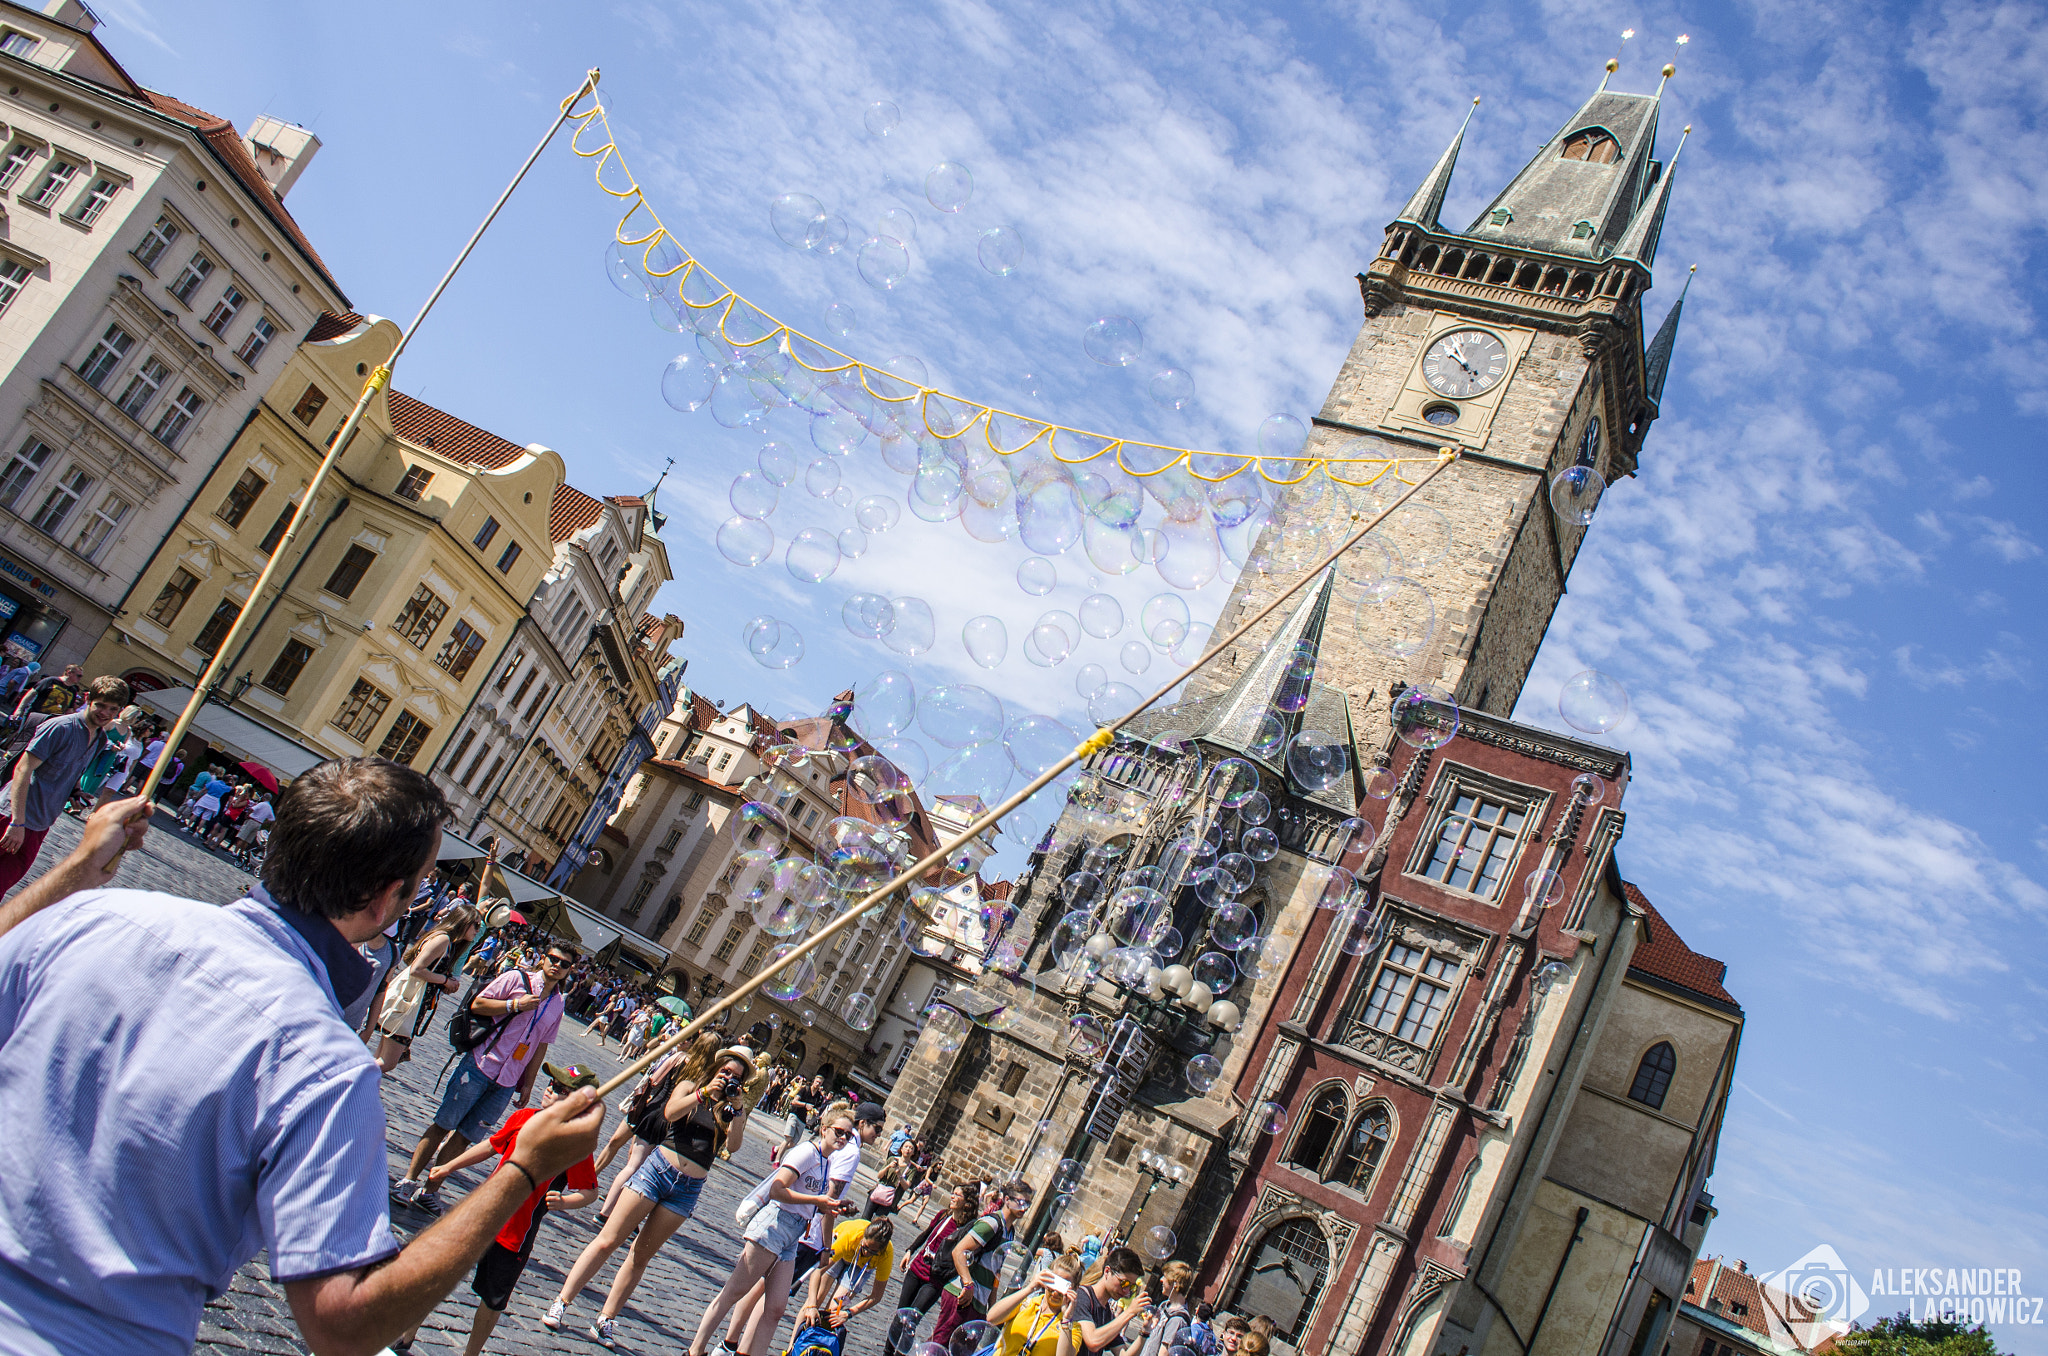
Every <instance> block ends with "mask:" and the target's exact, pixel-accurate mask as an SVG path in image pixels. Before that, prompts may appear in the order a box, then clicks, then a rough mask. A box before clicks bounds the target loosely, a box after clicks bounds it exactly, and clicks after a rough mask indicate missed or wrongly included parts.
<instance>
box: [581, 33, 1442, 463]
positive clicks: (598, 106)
mask: <svg viewBox="0 0 2048 1356" xmlns="http://www.w3.org/2000/svg"><path fill="white" fill-rule="evenodd" d="M589 92H590V97H591V107H590V109H589V110H588V111H587V112H583V113H571V114H570V115H569V117H570V119H571V120H572V121H573V122H575V123H576V131H575V132H574V134H572V135H571V136H570V138H569V149H570V150H572V151H574V152H575V153H576V154H577V155H578V156H580V157H581V158H583V159H585V160H595V161H596V162H597V164H596V166H595V167H594V177H595V178H596V180H597V186H598V187H599V188H600V189H602V190H604V192H606V193H608V194H610V195H611V196H612V197H614V198H623V199H631V200H632V201H631V205H630V206H629V207H628V208H627V209H626V213H625V215H624V216H622V217H620V218H619V224H618V226H617V227H616V228H615V229H614V230H613V233H612V234H613V238H614V239H616V240H617V241H618V242H619V243H620V244H622V245H640V246H642V247H643V248H642V251H641V262H642V265H643V268H645V265H646V264H647V262H648V261H649V259H650V257H651V256H652V254H653V252H654V249H655V246H657V245H658V244H660V243H661V241H662V240H663V239H666V240H667V241H668V242H669V243H670V244H671V245H673V246H674V247H675V249H676V252H677V253H678V254H680V255H681V256H682V260H683V262H682V263H681V264H678V265H676V266H675V267H674V268H671V269H666V270H662V271H659V272H657V271H655V270H653V269H645V271H646V272H648V274H649V275H650V276H652V277H657V278H667V277H673V276H677V275H681V276H680V277H678V282H677V295H678V297H680V299H681V301H682V302H683V304H684V305H686V306H688V307H689V308H690V309H691V310H693V311H706V310H711V309H714V308H717V307H723V308H724V314H723V315H721V316H720V318H719V322H718V333H719V335H720V336H721V337H722V338H724V339H725V341H726V342H727V343H729V344H732V345H733V346H734V347H736V348H756V347H758V346H759V345H761V344H764V343H769V342H771V341H773V342H774V343H775V344H776V346H777V349H778V351H780V352H782V353H784V354H787V355H788V356H789V357H790V358H792V359H793V360H794V361H795V362H796V364H797V365H798V366H799V367H802V368H803V369H804V370H805V371H808V372H811V373H814V374H816V375H819V376H828V375H832V374H835V373H840V372H849V371H851V372H854V373H856V374H857V378H856V379H857V380H858V381H859V383H860V385H861V388H862V389H863V390H865V391H866V392H867V393H868V394H869V395H870V396H872V397H873V398H874V399H876V400H885V401H888V402H889V403H891V404H897V405H909V404H910V403H912V402H913V401H914V402H916V404H917V408H918V416H919V422H920V423H922V424H923V426H924V431H925V433H926V434H927V435H928V436H930V437H932V438H936V439H938V440H939V441H941V442H950V441H952V440H953V439H955V438H958V437H961V436H962V435H964V434H966V433H968V432H969V431H971V430H972V429H973V428H974V426H975V425H976V424H980V425H981V426H982V439H983V441H984V442H986V443H987V444H988V446H989V448H990V450H991V451H994V452H995V453H997V454H998V455H1000V456H1005V457H1008V456H1015V455H1016V454H1017V453H1020V452H1023V451H1025V450H1027V449H1028V448H1030V447H1032V446H1034V445H1035V444H1037V443H1038V441H1039V440H1040V439H1041V438H1042V439H1044V440H1045V446H1046V450H1047V451H1048V452H1049V453H1051V455H1052V457H1053V459H1054V460H1055V461H1058V462H1061V463H1062V464H1065V465H1069V466H1077V465H1082V464H1084V463H1087V462H1091V461H1094V460H1096V459H1097V458H1099V457H1101V456H1103V455H1104V454H1109V455H1111V456H1112V457H1113V458H1114V459H1115V462H1116V464H1117V466H1118V467H1119V468H1121V469H1122V470H1123V471H1124V472H1125V473H1126V474H1127V475H1132V476H1137V477H1139V478H1141V479H1142V478H1145V477H1148V476H1156V475H1163V474H1164V473H1166V472H1167V471H1171V470H1173V469H1174V468H1175V467H1178V466H1183V465H1185V466H1186V467H1187V468H1188V473H1189V474H1190V475H1192V476H1193V477H1195V478H1196V479H1197V480H1201V481H1203V482H1205V483H1208V484H1212V485H1213V484H1218V483H1220V482H1222V481H1226V480H1229V479H1230V478H1231V477H1232V476H1236V475H1240V474H1242V473H1243V472H1244V471H1246V470H1250V471H1252V473H1253V474H1255V475H1257V476H1258V477H1259V478H1260V479H1262V480H1265V481H1268V482H1270V483H1272V484H1275V485H1299V484H1301V483H1302V482H1303V481H1305V480H1307V479H1308V478H1309V477H1311V476H1313V475H1314V474H1315V473H1316V472H1317V471H1321V472H1323V473H1324V474H1325V475H1327V476H1329V478H1330V479H1332V480H1335V481H1337V482H1338V483H1340V484H1344V485H1352V486H1358V487H1363V486H1370V485H1373V484H1376V483H1378V482H1379V481H1380V480H1381V479H1382V478H1384V477H1385V476H1386V475H1388V474H1389V473H1390V472H1391V473H1393V475H1394V479H1395V480H1396V481H1397V482H1399V483H1402V484H1412V483H1413V482H1412V481H1407V480H1405V479H1403V477H1402V476H1401V475H1400V473H1399V468H1400V467H1402V466H1404V465H1409V464H1411V463H1428V462H1433V461H1449V460H1453V459H1455V458H1456V456H1457V451H1456V449H1454V448H1449V447H1446V448H1442V449H1440V450H1439V452H1438V453H1437V455H1436V456H1435V457H1433V458H1432V457H1386V458H1375V457H1322V456H1315V455H1312V454H1310V455H1303V456H1300V457H1287V458H1283V459H1279V460H1282V461H1284V462H1286V463H1288V464H1289V465H1290V467H1291V466H1293V465H1298V466H1301V467H1303V468H1304V469H1303V470H1302V471H1301V473H1300V474H1299V475H1296V476H1293V477H1291V478H1283V477H1282V476H1276V475H1274V474H1272V472H1271V471H1270V470H1268V468H1267V465H1266V462H1265V461H1264V460H1262V459H1260V458H1257V457H1251V456H1246V455H1244V454H1242V453H1229V452H1212V451H1205V450H1202V449H1199V448H1189V447H1173V446H1170V445H1168V444H1164V443H1145V442H1132V441H1128V440H1126V439H1123V438H1117V437H1114V436H1112V435H1110V434H1106V433H1095V432H1091V431H1089V430H1087V429H1082V428H1075V427H1073V426H1071V425H1067V424H1056V423H1052V422H1050V421H1049V420H1044V419H1035V418H1033V417H1031V416H1030V415H1025V414H1019V413H1017V412H1016V411H1014V410H1005V409H1000V408H998V407H996V406H994V405H985V404H982V403H980V402H979V401H973V400H968V399H967V398H966V397H964V396H957V395H953V394H951V393H950V392H947V391H940V390H936V389H934V388H932V387H928V386H917V387H915V388H914V390H913V391H912V393H911V394H908V395H892V394H887V392H890V391H894V390H897V389H900V388H902V387H906V386H911V385H912V383H910V382H907V381H905V380H904V379H903V378H901V377H898V376H896V375H895V374H894V373H892V372H890V371H888V370H887V369H886V368H882V367H877V366H875V365H874V364H872V363H867V362H863V361H861V360H860V359H858V358H855V357H852V356H850V355H848V354H846V353H842V352H840V351H839V350H838V349H836V348H833V347H832V346H831V345H830V344H827V343H824V342H822V341H820V340H818V339H815V338H813V337H812V336H810V335H808V334H806V333H804V332H803V331H802V330H799V329H797V328H795V327H794V326H791V325H788V324H785V323H784V322H782V321H780V320H777V319H776V318H775V317H774V316H773V315H771V314H769V313H768V312H767V311H766V310H764V309H762V308H761V307H759V306H756V305H754V303H752V302H750V301H748V300H747V299H746V298H745V297H743V296H741V295H740V294H739V293H738V292H736V291H734V290H733V289H732V288H731V287H730V286H729V285H728V284H727V283H726V282H725V281H724V279H722V278H720V277H719V276H718V275H717V274H716V273H713V272H712V271H711V270H710V269H709V268H707V267H706V266H705V265H704V263H703V261H702V260H700V259H698V258H696V256H694V255H692V254H691V253H690V251H689V250H687V249H684V248H683V245H682V242H681V241H679V240H677V239H676V237H675V233H674V232H673V231H671V230H669V229H668V227H667V225H666V224H665V223H664V222H663V221H662V220H661V216H660V214H659V213H657V212H656V211H655V210H654V206H653V204H651V203H649V202H648V201H647V197H646V194H645V193H644V192H643V191H642V190H641V187H640V181H639V180H638V179H637V178H635V177H634V174H633V171H632V170H631V169H630V168H629V167H628V166H627V164H626V160H625V156H624V154H623V153H622V152H621V151H620V150H619V145H618V139H617V137H616V136H615V135H614V133H613V132H612V126H611V115H610V114H609V113H608V112H607V111H606V110H605V106H604V101H603V99H602V98H600V97H599V96H598V93H597V72H596V71H594V70H593V71H592V72H591V82H590V90H589ZM577 97H581V92H580V91H579V93H578V96H577ZM574 102H575V101H574V100H573V99H572V100H570V101H569V103H570V104H572V105H573V103H574ZM593 128H596V129H597V131H598V133H599V134H601V135H602V136H603V138H604V141H603V144H602V145H594V146H593V145H587V144H586V142H585V134H586V133H590V132H591V129H593ZM591 140H592V141H595V140H596V137H595V136H592V137H591ZM608 166H615V167H616V169H615V170H614V171H613V175H614V178H616V179H618V180H619V181H621V182H623V184H624V185H625V186H624V187H623V188H614V187H613V186H612V184H611V183H608V182H606V173H607V167H608ZM641 212H645V213H646V214H647V215H648V217H649V218H650V219H651V220H652V221H653V223H654V228H653V229H652V230H651V231H648V232H647V233H645V234H637V233H632V234H629V228H628V226H627V223H628V222H629V221H631V220H632V219H633V218H634V217H635V216H637V215H638V214H639V213H641ZM630 229H631V231H632V232H638V231H639V230H640V228H639V227H638V226H634V227H632V228H630ZM700 271H701V272H702V274H703V276H704V277H705V279H707V280H708V282H709V283H710V285H711V286H713V287H715V288H717V289H718V290H719V292H720V293H721V295H720V296H718V297H717V298H716V299H715V300H712V301H709V302H698V301H693V300H691V299H690V298H689V297H685V296H682V295H681V283H682V281H683V280H685V279H688V278H691V277H693V276H694V275H695V274H697V273H698V272H700ZM735 306H744V307H746V308H747V311H748V313H749V314H750V316H753V317H758V318H759V320H760V321H761V323H762V324H763V325H765V326H766V328H767V329H768V333H767V334H766V335H763V336H761V337H758V338H754V339H735V338H733V337H732V336H731V335H730V334H727V333H726V329H725V327H726V324H727V322H728V321H729V320H730V319H731V316H732V308H733V307H735ZM792 339H794V340H798V341H800V342H802V343H804V344H808V345H810V346H811V348H813V349H814V350H816V351H817V352H819V353H829V354H831V355H832V356H833V357H835V358H839V359H843V362H841V363H840V365H838V366H836V367H820V366H818V365H816V364H814V363H812V362H811V361H810V360H809V359H807V358H805V357H804V356H803V354H801V353H798V352H797V351H796V350H795V347H794V345H792V343H791V342H790V341H791V340H792ZM871 380H880V381H881V382H882V383H883V388H882V390H876V389H875V388H874V386H872V385H870V381H871ZM934 400H938V401H942V402H946V403H945V404H942V405H941V406H939V408H940V409H942V410H943V409H947V408H948V407H949V406H958V407H960V408H961V409H963V410H965V411H970V412H971V413H969V414H968V417H967V418H966V419H965V420H964V421H963V422H960V424H959V427H957V428H952V424H953V423H954V421H953V420H952V419H950V418H948V419H947V420H946V421H945V422H946V425H947V427H949V428H952V431H951V432H941V431H940V430H939V429H938V428H936V427H934V426H933V424H932V409H933V405H932V402H933V401H934ZM997 419H1006V420H1014V421H1016V422H1017V423H1019V424H1022V425H1025V426H1026V427H1030V428H1035V429H1037V430H1038V432H1036V433H1034V434H1033V435H1032V436H1031V437H1030V438H1028V439H1026V440H1025V441H1024V442H1023V443H1021V444H1019V445H1018V446H1016V447H1004V446H1002V445H1001V443H1000V442H999V441H998V440H997V437H996V434H995V430H994V423H995V421H996V420H997ZM1063 433H1064V434H1068V435H1071V437H1072V438H1076V439H1080V440H1081V441H1082V442H1083V443H1085V444H1089V445H1094V444H1099V446H1094V450H1092V451H1089V452H1087V453H1086V454H1085V455H1080V456H1068V455H1066V452H1065V450H1064V449H1063V448H1062V447H1061V446H1060V435H1061V434H1063ZM1126 449H1132V450H1137V451H1145V452H1156V453H1158V454H1160V456H1161V461H1160V464H1159V465H1157V466H1152V467H1149V468H1148V469H1144V470H1140V469H1138V468H1137V467H1134V466H1132V465H1130V464H1128V463H1127V462H1126V461H1125V459H1124V452H1125V450H1126ZM1304 452H1306V449H1304ZM1196 457H1214V458H1216V459H1217V460H1218V461H1221V462H1225V463H1229V462H1235V463H1236V469H1235V470H1232V471H1226V472H1224V473H1223V474H1221V475H1207V474H1205V473H1203V472H1202V471H1199V470H1197V469H1195V466H1194V461H1193V459H1194V458H1196ZM1337 467H1345V468H1351V467H1358V468H1376V469H1373V470H1372V474H1371V475H1369V476H1367V477H1366V478H1365V479H1364V480H1351V479H1347V478H1346V477H1344V476H1340V475H1338V474H1337V473H1336V470H1335V469H1334V468H1337Z"/></svg>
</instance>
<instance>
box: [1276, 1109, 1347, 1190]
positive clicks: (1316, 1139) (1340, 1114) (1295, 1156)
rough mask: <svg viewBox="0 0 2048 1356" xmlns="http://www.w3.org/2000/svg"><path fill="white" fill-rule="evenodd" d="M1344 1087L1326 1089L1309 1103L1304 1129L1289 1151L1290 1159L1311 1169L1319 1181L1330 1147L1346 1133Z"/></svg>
mask: <svg viewBox="0 0 2048 1356" xmlns="http://www.w3.org/2000/svg"><path fill="white" fill-rule="evenodd" d="M1349 1109H1350V1108H1348V1107H1347V1106H1345V1104H1344V1090H1343V1089H1342V1088H1334V1087H1333V1088H1325V1089H1323V1091H1322V1092H1321V1093H1320V1094H1319V1095H1318V1096H1317V1097H1316V1099H1315V1101H1313V1102H1311V1103H1309V1108H1308V1115H1306V1116H1304V1117H1302V1120H1301V1131H1300V1133H1299V1134H1297V1135H1295V1137H1294V1147H1293V1148H1291V1149H1289V1150H1288V1151H1287V1158H1286V1161H1287V1162H1289V1163H1291V1164H1293V1165H1294V1166H1295V1167H1297V1168H1300V1169H1302V1170H1303V1171H1305V1172H1307V1173H1308V1174H1309V1175H1310V1176H1311V1177H1315V1178H1317V1179H1318V1180H1320V1179H1321V1177H1322V1175H1323V1161H1324V1160H1325V1159H1327V1158H1328V1157H1329V1156H1330V1146H1331V1145H1333V1144H1335V1143H1336V1142H1337V1140H1338V1138H1339V1137H1340V1136H1342V1135H1343V1133H1344V1119H1345V1113H1346V1112H1347V1111H1348V1110H1349Z"/></svg>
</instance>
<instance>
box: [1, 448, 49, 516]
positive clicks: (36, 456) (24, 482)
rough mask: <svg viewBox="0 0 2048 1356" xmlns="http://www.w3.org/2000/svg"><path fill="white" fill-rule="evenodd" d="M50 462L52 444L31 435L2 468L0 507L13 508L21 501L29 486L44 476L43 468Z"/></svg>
mask: <svg viewBox="0 0 2048 1356" xmlns="http://www.w3.org/2000/svg"><path fill="white" fill-rule="evenodd" d="M49 462H50V445H49V444H48V443H46V442H44V441H43V440H42V439H41V438H35V437H31V438H30V439H29V440H28V441H27V442H25V443H23V444H22V445H21V447H20V448H19V450H17V451H16V452H15V454H14V455H13V456H12V457H9V458H8V459H7V465H6V467H5V468H4V469H0V508H4V509H12V508H13V507H14V506H15V505H16V504H19V503H20V502H21V496H22V495H23V494H25V493H27V491H28V487H29V486H31V485H33V484H35V483H36V481H37V480H39V479H40V478H41V477H42V474H43V468H44V467H45V466H47V465H49Z"/></svg>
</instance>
